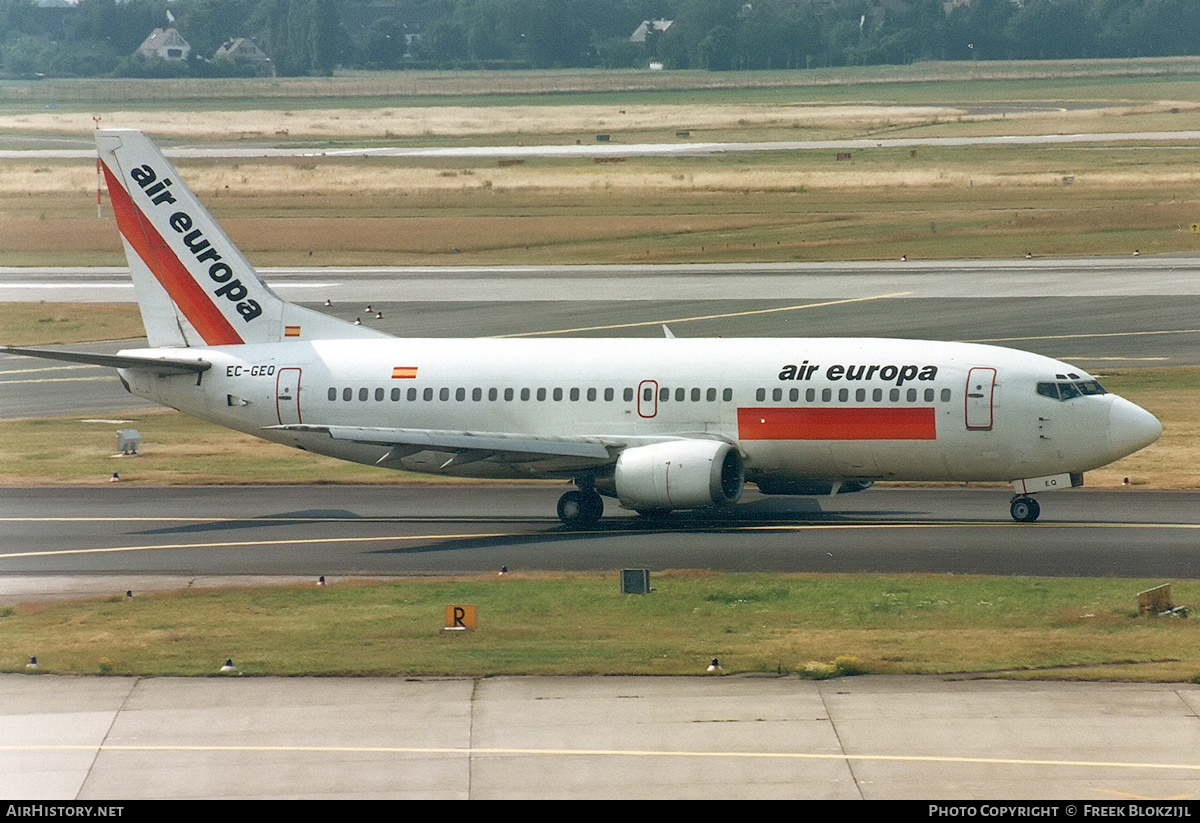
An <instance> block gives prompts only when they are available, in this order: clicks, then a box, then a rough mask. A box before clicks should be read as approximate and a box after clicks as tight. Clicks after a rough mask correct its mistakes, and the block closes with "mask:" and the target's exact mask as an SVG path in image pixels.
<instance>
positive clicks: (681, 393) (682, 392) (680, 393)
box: [675, 389, 687, 403]
mask: <svg viewBox="0 0 1200 823" xmlns="http://www.w3.org/2000/svg"><path fill="white" fill-rule="evenodd" d="M686 399H687V389H676V390H675V402H676V403H682V402H683V401H684V400H686Z"/></svg>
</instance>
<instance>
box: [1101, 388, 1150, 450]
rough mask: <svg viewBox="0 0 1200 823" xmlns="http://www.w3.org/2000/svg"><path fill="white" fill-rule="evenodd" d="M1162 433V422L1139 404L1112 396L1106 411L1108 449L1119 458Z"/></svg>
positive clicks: (1145, 445) (1148, 443)
mask: <svg viewBox="0 0 1200 823" xmlns="http://www.w3.org/2000/svg"><path fill="white" fill-rule="evenodd" d="M1161 434H1162V423H1159V422H1158V418H1157V417H1155V416H1154V415H1152V414H1151V413H1150V412H1148V411H1146V410H1145V409H1143V408H1142V407H1141V406H1138V405H1135V404H1134V403H1130V402H1129V401H1128V400H1125V399H1124V398H1122V397H1114V398H1113V403H1112V406H1111V407H1109V412H1108V449H1109V453H1110V454H1111V455H1112V459H1113V460H1119V459H1120V458H1122V457H1125V456H1126V455H1128V454H1133V453H1134V452H1135V451H1137V450H1138V449H1144V448H1146V447H1147V446H1149V445H1150V444H1151V443H1153V442H1154V441H1155V440H1157V439H1158V438H1159V436H1160V435H1161Z"/></svg>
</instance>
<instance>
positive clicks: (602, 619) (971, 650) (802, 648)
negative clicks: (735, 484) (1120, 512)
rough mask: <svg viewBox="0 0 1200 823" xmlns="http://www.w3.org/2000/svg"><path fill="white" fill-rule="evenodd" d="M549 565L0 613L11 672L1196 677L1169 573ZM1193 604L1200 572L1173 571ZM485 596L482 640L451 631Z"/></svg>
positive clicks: (1197, 660) (1182, 596) (1191, 630)
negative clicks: (572, 569) (648, 574)
mask: <svg viewBox="0 0 1200 823" xmlns="http://www.w3.org/2000/svg"><path fill="white" fill-rule="evenodd" d="M652 581H653V585H654V587H655V590H654V592H653V593H652V594H650V595H646V596H629V595H622V594H620V593H619V591H618V585H617V580H616V574H615V573H612V574H537V575H508V576H504V577H497V576H488V577H463V578H445V579H437V580H403V581H397V582H388V583H378V582H368V581H346V582H342V583H336V584H334V585H332V586H330V587H328V588H324V589H319V588H316V587H315V586H312V585H306V586H282V587H276V588H227V589H213V590H188V591H185V592H178V593H162V594H147V595H136V596H135V597H134V598H133V599H132V600H128V601H127V600H126V599H125V598H124V596H123V595H118V596H113V597H108V598H98V599H89V600H81V601H73V602H69V603H56V604H50V605H45V604H41V605H23V606H17V607H10V608H7V609H5V610H4V611H3V612H0V649H4V650H5V651H4V653H3V654H0V670H4V671H24V664H25V663H26V662H28V659H29V657H30V656H37V658H38V662H39V664H40V666H41V671H43V672H53V673H61V674H114V675H125V674H137V675H150V676H171V675H184V676H197V675H211V674H215V673H216V670H217V668H218V666H220V664H221V663H222V662H223V661H224V660H225V659H226V658H232V659H233V660H234V663H235V664H236V665H237V666H238V668H239V669H240V670H241V671H242V672H243V673H245V674H258V675H343V676H344V675H410V676H440V675H477V676H478V675H498V674H592V675H595V674H645V675H679V674H700V673H702V672H703V671H704V669H705V667H706V666H707V664H708V662H709V660H710V659H711V658H713V657H716V658H718V659H719V660H720V661H721V665H722V667H723V668H724V669H725V671H726V672H730V673H732V672H774V671H780V670H782V671H786V672H802V673H804V672H807V676H814V677H825V676H829V675H831V674H836V673H856V672H872V673H912V674H935V673H936V674H960V675H968V676H969V675H979V674H988V675H991V676H996V675H1000V676H1008V677H1037V678H1054V679H1089V680H1094V679H1101V680H1102V679H1114V680H1155V681H1158V680H1163V681H1170V680H1175V681H1185V680H1190V679H1192V678H1193V677H1195V676H1196V675H1197V672H1200V651H1197V650H1198V649H1200V644H1198V641H1200V635H1198V634H1197V633H1198V632H1200V625H1197V624H1196V622H1195V621H1188V620H1178V619H1169V618H1145V617H1138V616H1137V613H1136V612H1137V609H1136V593H1137V592H1138V591H1139V590H1142V589H1145V588H1148V587H1150V586H1152V585H1156V584H1157V583H1160V582H1161V581H1135V580H1120V581H1111V580H1090V579H1069V580H1057V579H1033V578H977V577H955V576H925V575H908V576H880V575H856V576H842V575H777V574H770V575H767V574H712V573H705V572H688V571H677V572H667V573H661V574H655V575H654V577H653V578H652ZM1172 596H1173V600H1174V602H1176V603H1182V604H1188V603H1195V602H1196V600H1197V598H1198V597H1200V582H1194V581H1193V582H1183V583H1179V582H1176V583H1174V584H1173V588H1172ZM454 604H458V605H463V604H470V605H475V606H476V607H477V608H478V615H479V624H478V630H477V631H475V632H467V633H460V632H444V631H442V625H443V615H444V610H445V606H447V605H454Z"/></svg>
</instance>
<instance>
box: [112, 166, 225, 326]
mask: <svg viewBox="0 0 1200 823" xmlns="http://www.w3.org/2000/svg"><path fill="white" fill-rule="evenodd" d="M104 177H105V180H107V181H108V196H109V199H110V200H112V204H113V213H114V214H115V215H116V217H117V228H118V229H120V231H121V235H122V236H123V237H124V238H125V239H126V240H127V241H128V242H129V245H130V246H132V247H133V249H134V251H136V252H137V255H138V257H140V258H141V259H142V262H143V263H145V264H146V267H147V268H148V269H150V271H151V272H153V273H154V277H155V278H156V279H157V280H158V282H159V283H161V284H162V287H163V288H164V289H166V290H167V294H169V295H170V296H171V300H172V301H173V302H174V303H175V305H176V306H178V307H179V308H180V310H181V311H182V312H183V314H184V316H185V317H186V318H187V319H188V322H189V323H191V324H192V326H193V327H194V328H195V329H196V331H197V332H199V334H200V337H201V338H203V339H204V342H205V343H207V344H208V345H210V346H222V345H234V344H239V343H244V342H245V341H244V340H242V337H241V335H239V334H238V333H237V330H236V329H234V327H233V326H231V325H230V324H229V321H228V320H227V319H226V318H225V315H223V314H221V312H220V310H219V309H218V308H217V307H216V305H214V304H213V301H212V298H211V297H210V296H209V295H208V294H207V293H206V292H205V291H204V289H203V288H201V287H200V284H199V283H197V282H196V280H195V278H194V277H193V276H192V274H191V272H189V271H188V270H187V267H186V266H185V265H184V264H183V263H182V262H181V261H180V259H179V257H178V256H177V255H176V254H175V252H174V251H172V249H171V247H170V246H168V245H167V242H166V241H165V240H164V239H163V237H162V235H161V234H159V233H158V231H157V230H156V229H155V228H154V226H152V225H151V224H150V221H148V220H147V219H146V216H145V215H144V214H142V212H141V211H140V210H139V209H138V207H137V206H136V205H134V203H133V199H132V198H131V197H130V196H129V192H127V191H125V187H124V186H122V185H121V182H120V180H118V179H117V177H116V175H114V174H113V173H112V171H111V170H110V169H109V168H108V165H107V164H104Z"/></svg>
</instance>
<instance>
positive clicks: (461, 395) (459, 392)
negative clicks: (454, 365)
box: [454, 388, 467, 403]
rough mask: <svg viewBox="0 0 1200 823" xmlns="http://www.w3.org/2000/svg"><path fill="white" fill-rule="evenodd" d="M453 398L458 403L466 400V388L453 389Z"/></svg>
mask: <svg viewBox="0 0 1200 823" xmlns="http://www.w3.org/2000/svg"><path fill="white" fill-rule="evenodd" d="M454 399H455V400H457V401H459V402H460V403H461V402H462V401H463V400H466V399H467V390H466V389H464V388H458V389H455V390H454Z"/></svg>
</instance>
